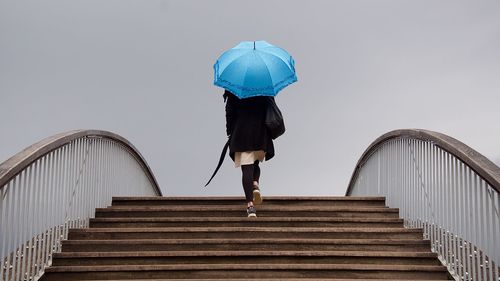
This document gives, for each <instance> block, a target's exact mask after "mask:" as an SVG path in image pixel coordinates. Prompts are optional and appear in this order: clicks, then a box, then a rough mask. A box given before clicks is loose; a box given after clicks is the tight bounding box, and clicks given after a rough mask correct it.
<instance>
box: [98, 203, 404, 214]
mask: <svg viewBox="0 0 500 281" xmlns="http://www.w3.org/2000/svg"><path fill="white" fill-rule="evenodd" d="M96 210H98V211H123V210H131V211H177V210H178V211H200V212H201V211H212V210H217V211H241V210H243V211H244V210H245V206H243V205H242V206H238V205H235V206H233V205H202V206H192V205H171V206H170V205H164V206H162V205H151V206H142V205H141V206H135V205H116V206H109V207H107V208H97V209H96ZM258 210H260V211H287V212H290V211H332V212H390V213H397V212H399V210H398V209H397V208H388V207H384V206H382V207H365V206H352V207H351V206H282V205H265V204H263V205H259V206H258Z"/></svg>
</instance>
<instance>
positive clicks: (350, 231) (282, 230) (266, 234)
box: [68, 227, 423, 240]
mask: <svg viewBox="0 0 500 281" xmlns="http://www.w3.org/2000/svg"><path fill="white" fill-rule="evenodd" d="M257 237H258V238H289V237H294V238H297V239H300V238H303V239H422V238H423V231H422V229H406V228H295V227H163V228H87V229H85V228H83V229H70V230H69V233H68V239H70V240H71V239H76V240H85V239H89V240H106V239H179V238H182V239H211V238H234V239H238V238H240V239H252V238H257Z"/></svg>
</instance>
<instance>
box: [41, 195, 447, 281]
mask: <svg viewBox="0 0 500 281" xmlns="http://www.w3.org/2000/svg"><path fill="white" fill-rule="evenodd" d="M264 200H265V201H264V204H262V205H259V206H257V215H258V217H257V218H247V217H246V209H245V207H246V204H245V203H244V200H243V198H240V197H208V198H191V197H182V198H162V197H147V198H146V197H140V198H137V197H130V198H128V197H126V198H125V197H124V198H121V197H120V198H113V203H112V206H111V207H108V208H102V209H97V210H96V214H95V217H96V218H95V219H91V220H90V228H88V229H72V230H70V232H69V235H68V240H67V241H64V242H63V245H62V252H61V253H57V254H54V257H53V262H52V266H50V267H48V268H47V269H46V270H45V274H44V275H43V276H42V278H41V280H44V281H45V280H131V279H136V280H137V279H139V280H140V279H143V280H152V279H155V280H163V279H166V280H185V281H186V280H222V279H223V280H231V279H232V280H344V281H347V280H358V281H359V280H373V279H384V280H450V279H452V278H451V276H450V275H449V273H448V271H447V270H446V268H445V267H444V266H442V265H441V263H440V262H439V260H438V258H437V256H436V254H434V253H432V252H431V250H430V243H429V241H426V240H423V239H422V236H423V235H422V233H423V232H422V230H421V229H406V228H404V227H403V221H402V220H401V219H399V216H398V215H399V214H398V209H393V208H388V207H386V206H385V199H384V198H383V197H266V198H264Z"/></svg>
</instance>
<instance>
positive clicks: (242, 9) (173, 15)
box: [0, 0, 500, 196]
mask: <svg viewBox="0 0 500 281" xmlns="http://www.w3.org/2000/svg"><path fill="white" fill-rule="evenodd" d="M244 40H266V41H268V42H270V43H271V44H275V45H278V46H280V47H283V48H285V49H286V50H288V51H289V52H290V53H291V54H292V55H293V57H294V58H295V61H296V70H297V76H298V82H297V83H295V84H293V85H291V86H289V87H288V88H286V89H285V90H283V91H282V92H280V94H279V95H278V97H277V102H278V105H279V106H280V107H281V109H282V111H283V114H284V116H285V122H286V126H287V132H286V133H285V135H283V136H282V137H280V138H279V139H278V140H277V141H276V143H275V147H276V157H275V159H273V160H271V161H269V162H268V163H266V162H264V163H263V164H262V179H261V186H262V190H263V194H264V195H343V194H344V192H345V189H346V187H347V183H348V181H349V178H350V176H351V173H352V171H353V169H354V166H355V164H356V162H357V160H358V158H359V157H360V155H361V154H362V153H363V151H364V150H365V149H366V147H367V146H368V145H369V144H370V143H371V142H372V141H373V140H374V139H375V138H377V137H379V136H380V135H382V134H384V133H386V132H388V131H391V130H394V129H401V128H423V129H429V130H434V131H439V132H442V133H445V134H448V135H450V136H452V137H455V138H457V139H459V140H461V141H463V142H464V143H466V144H468V145H470V146H471V147H473V148H474V149H476V150H478V151H479V152H481V153H482V154H484V155H485V156H487V157H489V158H490V159H491V160H493V161H494V162H496V163H497V164H498V163H500V145H499V144H500V124H499V120H500V110H499V102H500V78H499V77H500V1H455V0H452V1H447V0H437V1H436V0H432V1H431V0H428V1H427V0H419V1H404V0H394V1H375V0H366V1H357V0H346V1H270V0H266V1H258V0H253V1H233V0H228V1H187V0H182V1H181V0H176V1H166V0H146V1H145V0H137V1H129V0H113V1H111V0H44V1H38V0H36V1H35V0H34V1H25V0H0V113H1V116H2V118H1V119H0V132H2V133H1V138H0V161H4V160H6V159H7V158H9V157H10V156H12V155H13V154H15V153H17V152H18V151H20V150H22V149H23V148H25V147H26V146H28V145H30V144H32V143H34V142H37V141H38V140H40V139H42V138H45V137H47V136H50V135H53V134H56V133H59V132H62V131H67V130H72V129H102V130H109V131H112V132H115V133H118V134H120V135H122V136H124V137H125V138H127V139H128V140H130V141H131V142H132V143H133V144H134V145H135V146H136V147H137V148H138V149H139V150H140V151H141V153H142V154H143V155H144V156H145V158H146V160H147V161H148V163H149V164H150V166H151V167H152V169H153V171H154V173H155V175H156V177H157V179H158V181H159V183H160V185H161V187H162V189H163V192H164V194H165V195H167V196H169V195H202V196H204V195H243V191H242V188H241V180H240V173H241V172H240V170H237V169H235V168H234V166H233V165H234V164H233V163H232V161H231V160H230V159H229V158H226V162H225V163H224V165H223V167H222V168H221V170H220V171H219V174H218V175H217V177H216V178H215V179H214V180H213V181H212V183H211V184H210V185H209V186H208V188H206V189H204V188H203V185H204V183H205V182H206V180H208V178H209V176H210V175H211V173H212V171H213V169H214V168H215V165H216V163H217V160H218V157H219V154H220V150H221V149H222V146H223V145H224V142H225V140H226V136H225V117H224V104H223V100H222V97H221V96H222V92H223V90H221V89H220V88H217V87H215V86H213V85H212V82H213V81H212V80H213V70H212V65H213V63H214V61H215V60H216V59H217V57H218V56H219V55H220V54H221V53H222V52H223V51H224V50H226V49H229V48H231V47H233V46H235V45H236V44H238V43H239V42H240V41H244Z"/></svg>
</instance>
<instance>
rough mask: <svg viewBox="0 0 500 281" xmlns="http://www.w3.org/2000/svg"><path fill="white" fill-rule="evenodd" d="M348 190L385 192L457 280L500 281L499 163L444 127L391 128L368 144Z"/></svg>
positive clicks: (388, 201)
mask: <svg viewBox="0 0 500 281" xmlns="http://www.w3.org/2000/svg"><path fill="white" fill-rule="evenodd" d="M346 195H347V196H384V197H385V198H386V204H387V206H389V207H392V208H398V209H399V215H400V217H401V218H402V219H403V220H404V225H405V227H409V228H421V229H422V230H423V235H424V238H425V239H428V240H430V244H431V249H432V251H433V252H436V253H437V254H438V257H439V259H440V260H441V261H442V262H443V264H444V265H446V266H447V268H448V270H449V271H450V273H451V274H452V275H453V276H454V278H455V279H456V280H500V279H499V278H500V267H499V263H500V247H498V243H499V241H498V239H497V237H499V235H500V167H498V166H497V165H495V164H494V163H493V162H491V161H490V160H488V159H487V158H486V157H485V156H483V155H481V154H480V153H479V152H477V151H475V150H474V149H472V148H470V147H469V146H467V145H465V144H464V143H462V142H460V141H458V140H456V139H454V138H452V137H450V136H447V135H444V134H442V133H438V132H433V131H428V130H421V129H404V130H395V131H391V132H389V133H386V134H384V135H382V136H381V137H379V138H377V139H376V140H375V141H374V142H373V143H371V144H370V146H369V147H368V148H367V149H366V150H365V152H364V153H363V154H362V156H361V157H360V159H359V160H358V162H357V164H356V167H355V169H354V171H353V174H352V177H351V179H350V182H349V186H348V189H347V191H346Z"/></svg>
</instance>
